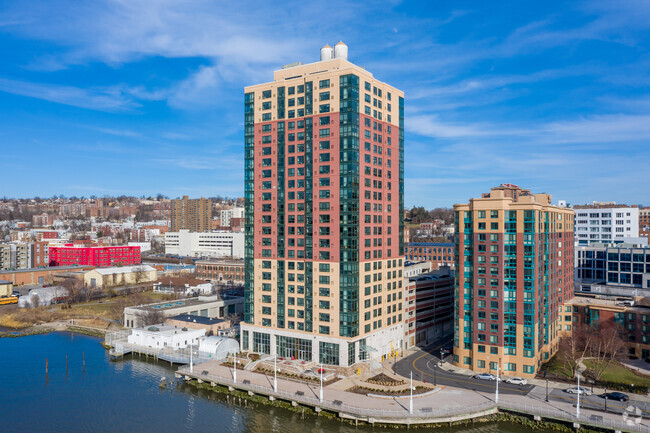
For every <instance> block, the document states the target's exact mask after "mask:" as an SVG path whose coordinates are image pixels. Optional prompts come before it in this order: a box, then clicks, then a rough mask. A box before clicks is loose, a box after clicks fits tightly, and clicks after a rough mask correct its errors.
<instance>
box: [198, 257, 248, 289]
mask: <svg viewBox="0 0 650 433" xmlns="http://www.w3.org/2000/svg"><path fill="white" fill-rule="evenodd" d="M195 264H196V276H197V277H198V278H204V279H206V280H210V281H212V282H213V283H223V284H226V283H232V284H243V283H244V276H245V273H244V261H243V260H238V261H235V260H199V261H197V262H196V263H195Z"/></svg>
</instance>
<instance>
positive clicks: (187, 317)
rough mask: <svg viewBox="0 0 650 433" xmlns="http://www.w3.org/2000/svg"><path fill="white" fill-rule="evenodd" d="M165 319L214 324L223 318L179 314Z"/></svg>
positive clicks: (221, 321) (220, 321)
mask: <svg viewBox="0 0 650 433" xmlns="http://www.w3.org/2000/svg"><path fill="white" fill-rule="evenodd" d="M167 320H178V321H180V322H188V323H198V324H200V325H214V324H217V323H223V322H225V320H223V319H211V318H209V317H203V316H196V315H194V314H179V315H178V316H174V317H168V318H167Z"/></svg>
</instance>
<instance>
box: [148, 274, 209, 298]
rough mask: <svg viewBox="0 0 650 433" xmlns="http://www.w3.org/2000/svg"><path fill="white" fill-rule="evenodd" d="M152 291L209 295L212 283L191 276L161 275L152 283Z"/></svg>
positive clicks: (186, 294)
mask: <svg viewBox="0 0 650 433" xmlns="http://www.w3.org/2000/svg"><path fill="white" fill-rule="evenodd" d="M153 291H154V292H157V293H180V294H182V295H184V296H198V295H211V294H212V283H210V282H209V281H206V280H201V279H198V278H192V277H161V278H160V279H158V280H157V281H155V282H154V283H153Z"/></svg>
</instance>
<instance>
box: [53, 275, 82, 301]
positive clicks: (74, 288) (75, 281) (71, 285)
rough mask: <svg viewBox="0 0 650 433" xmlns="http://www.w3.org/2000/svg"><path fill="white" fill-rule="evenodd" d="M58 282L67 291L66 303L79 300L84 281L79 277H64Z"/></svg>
mask: <svg viewBox="0 0 650 433" xmlns="http://www.w3.org/2000/svg"><path fill="white" fill-rule="evenodd" d="M59 284H60V285H61V286H62V287H64V288H65V289H66V290H67V291H68V296H67V298H68V299H67V300H68V305H70V304H72V303H73V302H79V300H81V297H82V295H83V289H84V283H83V281H81V280H80V279H79V278H66V279H64V280H63V281H61V282H60V283H59Z"/></svg>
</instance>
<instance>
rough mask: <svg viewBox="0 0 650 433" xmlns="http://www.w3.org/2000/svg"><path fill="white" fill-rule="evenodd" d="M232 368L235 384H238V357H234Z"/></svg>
mask: <svg viewBox="0 0 650 433" xmlns="http://www.w3.org/2000/svg"><path fill="white" fill-rule="evenodd" d="M232 366H233V373H232V379H233V383H237V355H235V354H233V355H232Z"/></svg>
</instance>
